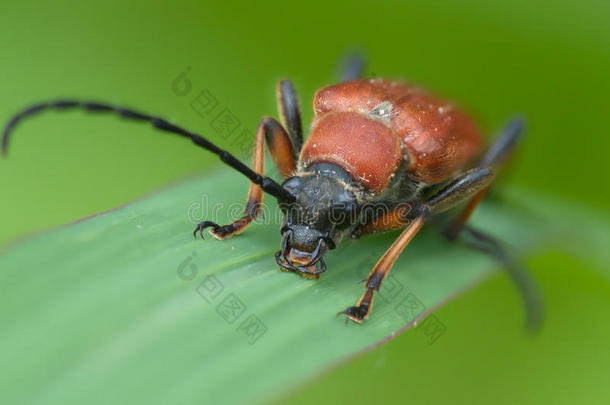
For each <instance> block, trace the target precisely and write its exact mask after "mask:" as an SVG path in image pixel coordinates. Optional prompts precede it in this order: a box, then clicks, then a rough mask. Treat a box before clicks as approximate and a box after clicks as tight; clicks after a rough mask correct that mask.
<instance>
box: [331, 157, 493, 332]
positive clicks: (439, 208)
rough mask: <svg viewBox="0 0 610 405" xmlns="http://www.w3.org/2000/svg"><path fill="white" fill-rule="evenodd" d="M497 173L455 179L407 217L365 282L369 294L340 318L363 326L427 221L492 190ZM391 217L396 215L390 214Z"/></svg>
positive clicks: (483, 172)
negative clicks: (390, 275)
mask: <svg viewBox="0 0 610 405" xmlns="http://www.w3.org/2000/svg"><path fill="white" fill-rule="evenodd" d="M493 178H494V173H493V170H492V169H491V168H476V169H472V170H469V171H468V172H466V173H463V174H462V175H460V176H458V177H456V178H455V179H454V180H453V181H452V182H450V183H449V184H447V185H446V186H445V187H443V188H442V189H441V190H439V191H438V192H437V193H435V194H434V195H433V196H432V197H430V198H429V199H428V200H427V201H425V202H423V203H420V204H419V205H417V206H415V207H414V209H413V210H411V211H410V213H409V214H408V215H409V217H410V218H411V220H410V222H409V224H408V225H407V227H406V228H405V230H403V231H402V233H401V234H400V236H398V238H397V239H396V240H395V241H394V243H392V246H390V248H389V249H388V250H387V251H386V252H385V253H384V254H383V256H381V259H379V261H378V262H377V264H375V266H374V267H373V269H372V270H371V272H370V273H369V275H368V277H367V278H366V280H365V287H366V292H365V293H364V294H363V295H362V297H361V298H360V300H359V301H358V303H357V304H356V305H355V306H353V307H349V308H347V309H346V310H345V311H342V312H339V314H345V315H347V317H348V318H349V319H351V320H353V321H355V322H358V323H360V322H362V321H363V320H364V319H366V318H368V316H369V314H370V311H371V309H372V307H373V298H374V292H375V291H379V288H380V287H381V284H382V283H383V280H385V278H386V277H387V275H388V273H389V271H390V269H391V268H392V266H393V265H394V262H395V261H396V259H398V256H399V255H400V253H401V252H402V251H403V250H404V249H405V248H406V247H407V245H408V244H409V242H410V241H411V240H412V239H413V237H414V236H415V235H416V234H417V232H418V231H419V230H420V229H421V227H422V226H423V225H424V222H425V220H426V218H427V217H429V216H431V215H436V214H439V213H442V212H444V211H446V210H448V209H451V208H453V207H454V206H456V205H457V204H459V203H460V202H462V201H465V200H467V199H469V198H472V196H473V195H476V194H477V193H478V192H479V191H481V190H482V189H484V188H486V187H488V186H489V184H490V183H491V182H492V181H493ZM391 212H392V213H393V212H394V211H391Z"/></svg>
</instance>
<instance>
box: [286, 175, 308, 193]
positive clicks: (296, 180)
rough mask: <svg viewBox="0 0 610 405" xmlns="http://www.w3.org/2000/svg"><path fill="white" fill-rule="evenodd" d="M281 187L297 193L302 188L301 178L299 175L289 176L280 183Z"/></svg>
mask: <svg viewBox="0 0 610 405" xmlns="http://www.w3.org/2000/svg"><path fill="white" fill-rule="evenodd" d="M282 187H284V188H285V189H287V190H288V191H290V192H291V193H292V194H297V192H298V191H300V190H301V189H302V188H303V179H301V178H300V177H291V178H289V179H287V180H286V181H285V182H284V183H283V184H282Z"/></svg>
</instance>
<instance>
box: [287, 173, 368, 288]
mask: <svg viewBox="0 0 610 405" xmlns="http://www.w3.org/2000/svg"><path fill="white" fill-rule="evenodd" d="M319 166H321V167H317V168H316V167H314V168H313V169H318V170H312V171H308V172H305V173H304V174H303V175H301V176H296V177H292V178H290V179H288V180H286V181H285V182H284V184H283V186H284V187H285V188H286V189H287V190H288V191H290V193H292V194H293V195H294V196H295V197H296V201H295V202H293V203H291V204H287V205H284V206H283V207H282V209H283V212H284V219H283V223H282V230H281V232H282V249H281V250H280V251H278V252H277V253H276V260H277V262H278V264H279V265H280V266H281V267H282V268H284V269H286V270H289V271H298V272H300V273H302V274H303V275H304V276H308V277H317V276H318V275H319V274H320V273H322V272H324V271H325V270H326V264H325V263H324V259H323V256H324V254H326V252H327V251H328V250H330V249H334V248H335V246H336V245H337V244H338V243H339V242H340V241H341V239H342V238H343V236H344V235H345V233H346V231H347V230H348V229H349V228H350V226H351V225H352V224H353V223H354V222H355V221H356V215H357V208H358V205H357V202H356V198H355V196H354V194H353V193H352V192H351V191H350V187H349V183H348V182H346V177H345V175H347V173H345V172H344V171H343V170H342V169H339V168H338V167H336V166H334V165H329V164H323V165H319Z"/></svg>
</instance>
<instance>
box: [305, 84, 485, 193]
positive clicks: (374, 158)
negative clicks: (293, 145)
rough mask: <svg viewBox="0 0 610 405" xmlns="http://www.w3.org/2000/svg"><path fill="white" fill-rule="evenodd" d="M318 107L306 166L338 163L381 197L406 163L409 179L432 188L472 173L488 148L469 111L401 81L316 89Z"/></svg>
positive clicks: (308, 144) (340, 85) (315, 109)
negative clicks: (465, 170)
mask: <svg viewBox="0 0 610 405" xmlns="http://www.w3.org/2000/svg"><path fill="white" fill-rule="evenodd" d="M313 107H314V114H315V115H314V119H313V122H312V126H311V132H310V134H309V137H308V138H307V141H306V143H305V144H304V145H303V150H302V152H301V160H302V162H303V163H304V164H305V165H309V164H312V163H314V162H320V161H327V162H331V163H334V164H337V165H339V166H341V167H343V168H344V169H345V170H346V171H348V173H350V174H351V175H352V176H353V177H354V180H357V181H360V182H362V183H363V184H364V185H365V186H367V187H369V188H371V189H372V190H373V191H376V192H380V191H382V190H383V189H384V188H385V186H386V185H387V184H388V181H389V179H390V178H391V176H392V175H394V174H395V172H396V170H397V169H398V168H399V167H400V165H401V163H402V161H403V159H405V158H406V159H407V160H408V162H407V165H406V171H407V174H408V175H410V176H411V177H413V178H414V179H416V180H419V181H422V182H424V183H428V184H435V183H440V182H442V181H444V180H446V179H448V178H449V177H451V176H452V175H453V174H455V173H456V172H457V171H459V170H460V169H462V168H464V167H467V166H468V165H469V164H470V163H471V162H472V159H473V158H474V157H476V156H478V155H479V154H480V152H481V149H482V146H483V140H482V138H481V135H480V131H479V130H478V128H477V126H476V125H475V123H474V122H473V121H472V120H471V119H470V118H469V117H468V116H467V115H466V114H465V113H463V112H462V111H460V110H459V109H457V108H456V107H454V106H453V105H452V104H449V103H447V102H445V101H443V100H440V99H438V98H436V97H434V96H432V95H430V94H428V93H426V92H424V91H422V90H420V89H419V88H417V87H415V86H412V85H408V84H405V83H403V82H399V81H389V80H383V79H361V80H355V81H351V82H347V83H340V84H336V85H332V86H327V87H324V88H322V89H320V90H318V92H317V93H316V95H315V96H314V104H313ZM376 109H378V110H377V111H376ZM379 109H383V110H384V111H381V113H379Z"/></svg>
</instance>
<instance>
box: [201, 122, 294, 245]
mask: <svg viewBox="0 0 610 405" xmlns="http://www.w3.org/2000/svg"><path fill="white" fill-rule="evenodd" d="M265 141H267V145H268V147H269V151H270V152H271V157H272V158H273V160H274V162H275V164H276V166H277V167H278V169H279V170H280V172H281V173H282V175H283V176H284V178H287V177H289V176H290V175H291V173H293V172H294V170H295V168H296V160H295V158H294V153H293V146H292V143H291V141H290V138H289V135H288V133H287V132H286V130H284V128H283V127H282V125H281V124H280V123H279V122H277V121H276V120H274V119H273V118H270V117H266V118H264V119H263V120H262V122H261V123H260V125H259V127H258V131H257V133H256V140H255V141H254V153H253V156H252V168H253V170H254V171H255V172H256V173H259V174H261V175H262V173H263V172H264V170H265ZM262 203H263V190H262V188H261V186H259V185H258V184H254V183H250V189H249V190H248V197H247V199H246V207H245V209H244V215H243V216H242V217H241V218H239V219H237V220H235V221H233V222H231V223H230V224H227V225H218V224H217V223H215V222H212V221H204V222H201V223H200V224H198V225H197V227H196V228H195V231H193V235H194V236H197V233H199V235H200V236H201V238H203V231H204V230H205V229H206V228H210V227H211V228H212V229H211V230H210V233H211V234H212V235H214V237H216V238H217V239H224V238H227V237H230V236H232V235H235V234H238V233H240V232H242V231H243V230H244V229H246V227H247V226H248V225H249V224H250V223H251V222H252V221H253V220H254V219H255V218H256V217H257V216H258V214H260V211H261V205H262Z"/></svg>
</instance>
